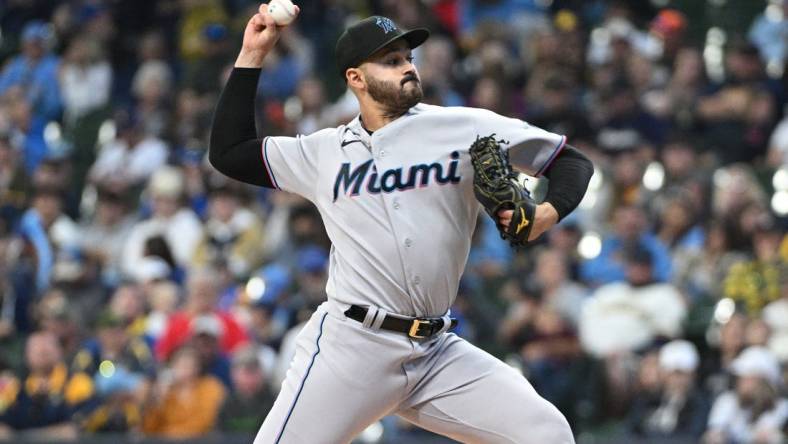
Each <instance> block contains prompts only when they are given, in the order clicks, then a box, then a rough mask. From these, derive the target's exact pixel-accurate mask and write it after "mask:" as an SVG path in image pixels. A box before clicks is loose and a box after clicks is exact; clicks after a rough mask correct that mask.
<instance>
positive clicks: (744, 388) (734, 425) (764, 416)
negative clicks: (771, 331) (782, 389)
mask: <svg viewBox="0 0 788 444" xmlns="http://www.w3.org/2000/svg"><path fill="white" fill-rule="evenodd" d="M731 372H732V373H733V374H734V375H735V376H736V386H735V390H732V391H727V392H725V393H723V394H721V395H720V396H718V397H717V399H716V400H715V401H714V405H713V406H712V409H711V413H710V414H709V423H708V428H707V430H706V433H705V434H704V436H703V441H704V442H705V443H709V444H716V443H724V442H729V441H738V442H766V443H771V442H780V441H781V438H780V437H781V434H782V428H783V427H784V426H785V421H786V420H787V419H788V401H786V400H785V399H783V398H781V397H780V395H779V394H778V392H777V387H778V386H779V384H780V379H781V374H780V365H779V363H778V362H777V359H776V358H775V357H774V355H772V354H771V352H769V351H768V350H766V349H764V348H762V347H750V348H746V349H744V351H742V352H741V354H740V355H739V356H737V357H736V359H735V360H733V362H731Z"/></svg>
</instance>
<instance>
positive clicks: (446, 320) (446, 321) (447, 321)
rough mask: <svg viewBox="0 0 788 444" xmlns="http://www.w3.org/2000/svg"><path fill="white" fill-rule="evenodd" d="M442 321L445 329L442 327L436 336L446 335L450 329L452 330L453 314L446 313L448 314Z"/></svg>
mask: <svg viewBox="0 0 788 444" xmlns="http://www.w3.org/2000/svg"><path fill="white" fill-rule="evenodd" d="M441 320H442V321H443V327H441V329H440V330H438V332H437V333H435V336H440V335H442V334H444V333H446V331H447V330H448V329H449V328H451V312H446V314H445V315H443V317H441Z"/></svg>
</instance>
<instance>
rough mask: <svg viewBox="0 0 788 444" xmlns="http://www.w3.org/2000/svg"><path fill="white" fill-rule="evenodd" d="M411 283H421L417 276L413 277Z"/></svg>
mask: <svg viewBox="0 0 788 444" xmlns="http://www.w3.org/2000/svg"><path fill="white" fill-rule="evenodd" d="M413 283H414V284H416V285H419V284H420V283H421V278H420V277H419V276H414V277H413Z"/></svg>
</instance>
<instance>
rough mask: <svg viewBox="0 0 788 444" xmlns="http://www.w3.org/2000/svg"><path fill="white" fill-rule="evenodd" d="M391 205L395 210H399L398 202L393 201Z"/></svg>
mask: <svg viewBox="0 0 788 444" xmlns="http://www.w3.org/2000/svg"><path fill="white" fill-rule="evenodd" d="M392 207H394V209H395V210H399V202H394V205H392Z"/></svg>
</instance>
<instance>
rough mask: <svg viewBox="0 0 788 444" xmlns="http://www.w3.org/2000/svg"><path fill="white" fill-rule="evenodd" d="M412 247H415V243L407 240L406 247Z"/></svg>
mask: <svg viewBox="0 0 788 444" xmlns="http://www.w3.org/2000/svg"><path fill="white" fill-rule="evenodd" d="M411 245H413V241H412V240H410V239H405V246H406V247H410V246H411Z"/></svg>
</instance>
